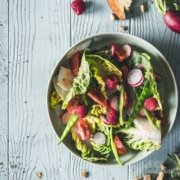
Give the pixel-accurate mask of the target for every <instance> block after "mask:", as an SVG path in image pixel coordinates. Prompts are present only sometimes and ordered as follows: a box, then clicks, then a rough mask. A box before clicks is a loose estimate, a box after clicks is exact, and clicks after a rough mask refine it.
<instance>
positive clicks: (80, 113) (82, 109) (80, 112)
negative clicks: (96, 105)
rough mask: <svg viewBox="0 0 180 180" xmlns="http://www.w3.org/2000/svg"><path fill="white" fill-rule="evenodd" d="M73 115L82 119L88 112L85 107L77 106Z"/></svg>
mask: <svg viewBox="0 0 180 180" xmlns="http://www.w3.org/2000/svg"><path fill="white" fill-rule="evenodd" d="M74 111H75V113H76V114H77V115H78V116H79V118H83V117H85V116H86V115H87V113H88V110H87V107H86V106H85V105H77V106H75V107H74Z"/></svg>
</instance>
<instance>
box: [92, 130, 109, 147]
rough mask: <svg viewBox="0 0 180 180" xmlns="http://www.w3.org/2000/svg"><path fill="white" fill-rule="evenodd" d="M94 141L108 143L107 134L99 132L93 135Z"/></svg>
mask: <svg viewBox="0 0 180 180" xmlns="http://www.w3.org/2000/svg"><path fill="white" fill-rule="evenodd" d="M93 141H94V142H95V143H96V144H98V145H102V144H105V143H106V136H105V135H104V134H103V133H102V132H97V133H95V134H94V136H93Z"/></svg>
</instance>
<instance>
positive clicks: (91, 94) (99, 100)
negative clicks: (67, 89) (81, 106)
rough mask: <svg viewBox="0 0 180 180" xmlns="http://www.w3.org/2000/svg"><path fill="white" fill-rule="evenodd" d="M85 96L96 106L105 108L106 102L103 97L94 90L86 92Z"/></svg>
mask: <svg viewBox="0 0 180 180" xmlns="http://www.w3.org/2000/svg"><path fill="white" fill-rule="evenodd" d="M87 95H88V96H89V97H90V98H91V99H92V100H93V101H94V102H96V103H97V104H99V105H101V106H104V107H107V101H106V99H105V98H104V97H103V95H102V94H101V93H100V92H99V91H98V90H96V89H91V90H90V91H88V93H87Z"/></svg>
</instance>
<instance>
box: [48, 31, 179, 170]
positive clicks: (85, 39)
mask: <svg viewBox="0 0 180 180" xmlns="http://www.w3.org/2000/svg"><path fill="white" fill-rule="evenodd" d="M111 35H112V36H124V37H130V38H135V39H137V40H140V41H143V42H144V43H146V44H147V45H149V46H151V47H152V48H154V49H155V50H156V51H157V53H158V55H159V56H160V57H161V60H163V62H164V63H165V65H166V66H167V67H168V69H169V71H170V74H171V77H172V79H173V83H174V88H175V96H176V97H177V102H176V104H175V113H174V117H173V121H172V123H171V124H170V126H169V129H168V131H167V132H166V134H165V135H164V137H163V138H162V141H161V145H162V144H163V142H164V139H166V138H167V136H168V135H169V133H170V131H171V130H172V127H173V125H174V123H175V121H176V116H177V111H178V104H179V103H178V102H179V96H178V86H177V83H176V78H175V76H174V73H173V70H172V68H171V66H170V64H169V62H168V61H167V59H166V57H165V56H164V55H163V54H162V53H161V52H160V51H159V50H158V49H157V48H156V47H155V46H154V45H152V44H151V43H149V42H148V41H146V40H145V39H143V38H141V37H138V36H135V35H132V34H127V33H122V32H103V33H97V34H93V35H90V36H87V37H85V38H83V39H81V40H79V41H77V42H76V43H74V44H73V45H71V46H70V47H69V48H68V49H67V50H66V51H65V52H64V53H63V55H62V56H61V57H60V58H59V60H58V61H57V63H56V64H55V66H54V67H53V69H52V71H51V74H50V78H49V79H48V86H47V91H46V108H47V110H48V118H49V120H50V122H51V127H52V128H53V131H54V132H55V134H56V136H57V137H58V138H59V136H58V134H57V132H56V130H55V129H54V126H53V123H52V120H51V117H50V108H49V90H50V84H51V82H52V78H53V75H54V71H55V69H57V67H58V66H59V65H60V63H61V60H62V59H64V58H65V57H66V55H67V54H68V53H69V52H70V51H71V50H72V49H73V48H75V47H76V46H78V45H79V44H81V43H83V42H86V41H88V40H91V39H93V38H96V37H100V36H111ZM62 144H63V146H65V147H66V149H68V150H69V152H71V153H72V154H73V156H75V157H78V158H79V159H81V160H83V161H86V162H88V163H91V164H93V165H97V166H104V167H107V166H119V164H118V163H115V164H112V163H110V164H109V163H104V164H103V163H96V162H90V161H87V160H85V159H83V158H82V157H80V156H78V155H77V154H76V153H75V152H73V151H72V150H71V149H70V148H68V147H67V146H66V145H65V144H64V142H62ZM154 151H155V150H152V151H148V152H146V154H142V156H141V157H138V160H136V159H135V157H136V156H138V154H139V153H137V154H136V155H135V156H134V157H133V158H132V159H130V160H128V161H127V162H125V164H124V165H123V167H125V166H129V165H131V164H133V163H136V162H139V161H140V160H142V159H144V158H146V157H148V156H149V155H150V154H152V153H153V152H154ZM141 152H142V151H141ZM133 159H134V160H133ZM129 161H130V162H129Z"/></svg>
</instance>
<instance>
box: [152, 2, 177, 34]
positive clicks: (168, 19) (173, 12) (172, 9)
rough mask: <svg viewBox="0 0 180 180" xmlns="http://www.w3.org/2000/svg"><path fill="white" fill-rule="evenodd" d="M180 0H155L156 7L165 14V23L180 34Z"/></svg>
mask: <svg viewBox="0 0 180 180" xmlns="http://www.w3.org/2000/svg"><path fill="white" fill-rule="evenodd" d="M177 1H178V0H155V2H156V7H157V8H158V10H159V11H160V12H161V13H162V14H163V15H164V17H163V19H164V22H165V24H166V25H167V26H168V27H169V28H170V29H171V30H172V31H174V32H176V33H179V34H180V4H178V2H177Z"/></svg>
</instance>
